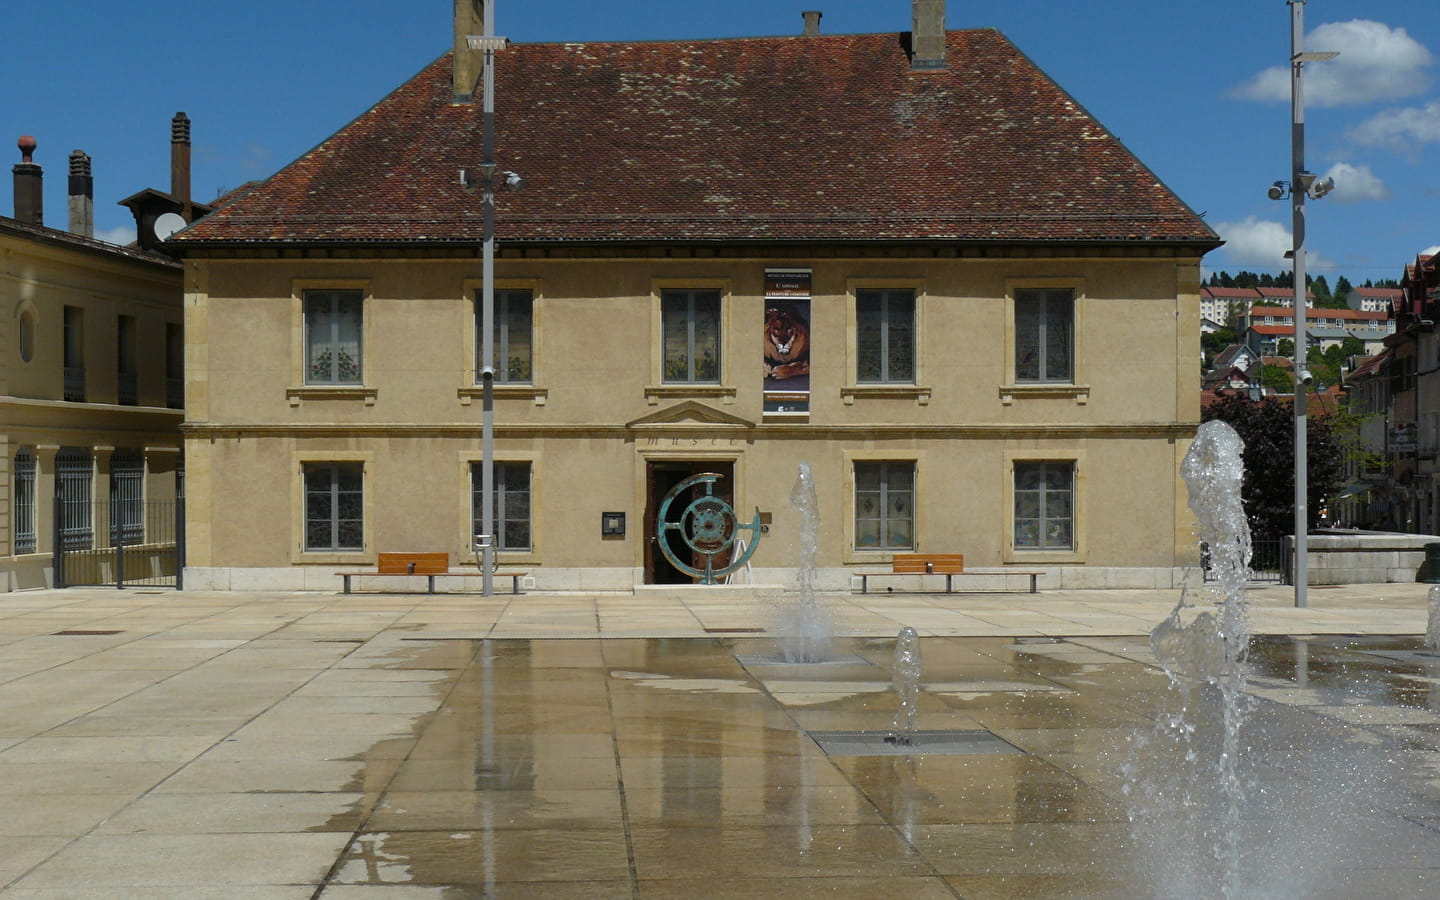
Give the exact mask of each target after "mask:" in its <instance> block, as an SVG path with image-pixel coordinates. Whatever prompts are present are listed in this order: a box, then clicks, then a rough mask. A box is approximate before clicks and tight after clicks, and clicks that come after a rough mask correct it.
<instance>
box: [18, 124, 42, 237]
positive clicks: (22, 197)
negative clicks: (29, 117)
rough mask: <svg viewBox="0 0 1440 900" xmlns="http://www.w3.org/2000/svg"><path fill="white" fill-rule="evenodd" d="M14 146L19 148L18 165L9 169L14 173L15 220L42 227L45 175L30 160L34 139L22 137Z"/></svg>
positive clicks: (33, 148)
mask: <svg viewBox="0 0 1440 900" xmlns="http://www.w3.org/2000/svg"><path fill="white" fill-rule="evenodd" d="M16 146H17V147H19V148H20V163H19V164H18V165H16V166H15V168H14V169H11V171H12V172H14V173H15V218H16V220H17V221H20V222H24V223H25V224H26V225H44V224H45V192H44V186H45V184H44V181H45V179H44V175H45V173H44V170H42V169H41V168H40V167H39V166H37V165H35V162H34V160H33V159H31V157H32V156H33V155H34V153H35V147H36V144H35V139H34V138H33V137H31V136H30V135H28V134H27V135H24V136H22V137H21V138H20V140H19V141H18V142H17V143H16Z"/></svg>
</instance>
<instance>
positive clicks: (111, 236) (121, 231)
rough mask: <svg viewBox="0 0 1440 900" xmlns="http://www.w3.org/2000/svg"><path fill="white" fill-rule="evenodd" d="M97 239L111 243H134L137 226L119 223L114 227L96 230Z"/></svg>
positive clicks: (122, 244)
mask: <svg viewBox="0 0 1440 900" xmlns="http://www.w3.org/2000/svg"><path fill="white" fill-rule="evenodd" d="M95 239H96V240H100V241H106V242H108V243H111V244H120V245H121V246H124V245H125V244H130V243H134V241H135V226H133V225H117V226H115V227H114V228H106V229H104V230H103V231H97V232H95Z"/></svg>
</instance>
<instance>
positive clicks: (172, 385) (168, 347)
mask: <svg viewBox="0 0 1440 900" xmlns="http://www.w3.org/2000/svg"><path fill="white" fill-rule="evenodd" d="M165 405H166V406H167V407H169V408H170V409H184V408H185V331H184V329H183V328H182V327H181V326H180V325H178V324H176V323H174V322H166V323H165Z"/></svg>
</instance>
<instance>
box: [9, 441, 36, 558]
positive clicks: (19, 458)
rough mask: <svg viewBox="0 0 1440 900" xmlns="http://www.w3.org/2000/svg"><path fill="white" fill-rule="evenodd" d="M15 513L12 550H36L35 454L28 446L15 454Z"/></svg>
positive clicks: (17, 551)
mask: <svg viewBox="0 0 1440 900" xmlns="http://www.w3.org/2000/svg"><path fill="white" fill-rule="evenodd" d="M14 481H15V496H14V501H15V507H14V510H15V514H14V517H13V520H12V521H13V527H14V529H15V532H14V534H13V535H12V541H13V543H14V549H13V550H12V552H14V553H16V554H17V555H18V554H21V553H34V552H35V454H34V453H32V452H31V451H30V448H28V447H26V448H23V449H21V451H20V452H19V453H16V454H15V475H14Z"/></svg>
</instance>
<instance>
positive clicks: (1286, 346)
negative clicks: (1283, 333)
mask: <svg viewBox="0 0 1440 900" xmlns="http://www.w3.org/2000/svg"><path fill="white" fill-rule="evenodd" d="M1275 355H1276V356H1283V357H1285V358H1287V359H1294V358H1295V341H1294V339H1292V338H1281V339H1280V340H1278V341H1276V342H1275Z"/></svg>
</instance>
